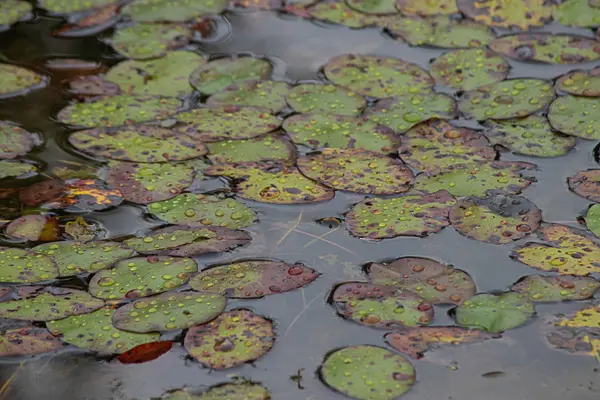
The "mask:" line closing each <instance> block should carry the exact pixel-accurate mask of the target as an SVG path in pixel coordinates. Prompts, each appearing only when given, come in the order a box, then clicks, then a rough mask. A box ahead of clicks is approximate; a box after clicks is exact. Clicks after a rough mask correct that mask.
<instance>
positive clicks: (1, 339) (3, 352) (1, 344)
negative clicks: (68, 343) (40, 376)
mask: <svg viewBox="0 0 600 400" xmlns="http://www.w3.org/2000/svg"><path fill="white" fill-rule="evenodd" d="M63 347H65V345H64V344H63V343H62V342H61V341H60V340H58V338H56V337H55V336H54V335H52V334H51V333H50V332H48V330H47V329H45V328H39V327H37V326H33V325H31V326H30V325H27V326H22V327H18V328H10V329H6V330H4V329H3V330H2V331H0V357H14V356H29V355H34V354H42V353H50V352H54V351H56V350H59V349H61V348H63Z"/></svg>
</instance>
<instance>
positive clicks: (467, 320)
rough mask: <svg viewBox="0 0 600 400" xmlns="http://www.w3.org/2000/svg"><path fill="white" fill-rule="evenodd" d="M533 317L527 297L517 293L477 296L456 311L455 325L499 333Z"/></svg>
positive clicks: (531, 306)
mask: <svg viewBox="0 0 600 400" xmlns="http://www.w3.org/2000/svg"><path fill="white" fill-rule="evenodd" d="M534 315H535V308H534V306H533V304H532V303H531V302H529V301H528V300H527V297H526V296H524V295H522V294H519V293H512V292H509V293H504V294H501V295H498V296H496V295H492V294H485V293H484V294H478V295H477V296H474V297H471V299H470V300H467V301H465V302H464V303H463V304H462V305H461V306H459V307H458V308H457V309H456V323H457V324H458V325H461V326H466V327H468V328H474V329H475V328H476V329H483V330H485V331H488V332H491V333H500V332H504V331H506V330H508V329H513V328H516V327H518V326H520V325H523V324H524V323H525V322H527V320H529V319H530V318H531V317H533V316H534Z"/></svg>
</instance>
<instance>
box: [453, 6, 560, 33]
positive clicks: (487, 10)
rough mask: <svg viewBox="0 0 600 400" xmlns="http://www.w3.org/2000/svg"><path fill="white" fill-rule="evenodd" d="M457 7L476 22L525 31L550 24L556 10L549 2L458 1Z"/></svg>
mask: <svg viewBox="0 0 600 400" xmlns="http://www.w3.org/2000/svg"><path fill="white" fill-rule="evenodd" d="M456 5H457V7H458V9H459V10H460V12H462V13H463V14H465V15H466V16H467V17H469V18H471V19H474V20H475V21H478V22H482V23H484V24H486V25H489V26H495V27H499V28H512V27H517V28H520V29H523V30H527V29H529V28H534V27H541V26H544V25H545V24H547V23H548V22H550V21H551V20H552V11H553V9H554V7H553V4H551V3H550V2H549V1H547V0H487V1H481V0H457V1H456Z"/></svg>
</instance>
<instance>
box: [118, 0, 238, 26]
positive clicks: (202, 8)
mask: <svg viewBox="0 0 600 400" xmlns="http://www.w3.org/2000/svg"><path fill="white" fill-rule="evenodd" d="M228 4H229V2H228V1H227V0H175V1H173V0H136V1H134V2H133V3H130V4H128V5H127V6H125V7H123V10H122V11H121V12H122V14H123V15H127V16H129V17H130V18H131V19H133V20H134V21H138V22H184V21H188V20H191V19H194V18H197V17H202V16H206V15H213V14H219V13H220V12H222V11H223V10H225V9H226V8H227V5H228Z"/></svg>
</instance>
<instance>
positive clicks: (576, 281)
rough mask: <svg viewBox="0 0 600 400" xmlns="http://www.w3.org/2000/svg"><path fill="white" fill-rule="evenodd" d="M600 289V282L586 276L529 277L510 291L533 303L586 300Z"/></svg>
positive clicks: (520, 281)
mask: <svg viewBox="0 0 600 400" xmlns="http://www.w3.org/2000/svg"><path fill="white" fill-rule="evenodd" d="M598 289H600V281H597V280H596V279H594V278H589V277H585V276H569V275H567V276H544V275H527V276H526V277H525V278H524V279H521V280H519V282H517V283H516V284H514V285H513V286H512V287H511V288H510V290H512V291H513V292H517V293H521V294H523V295H525V296H527V297H528V298H529V300H530V301H533V302H550V301H567V300H586V299H589V298H591V297H592V296H593V295H594V293H595V292H596V291H597V290H598Z"/></svg>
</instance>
